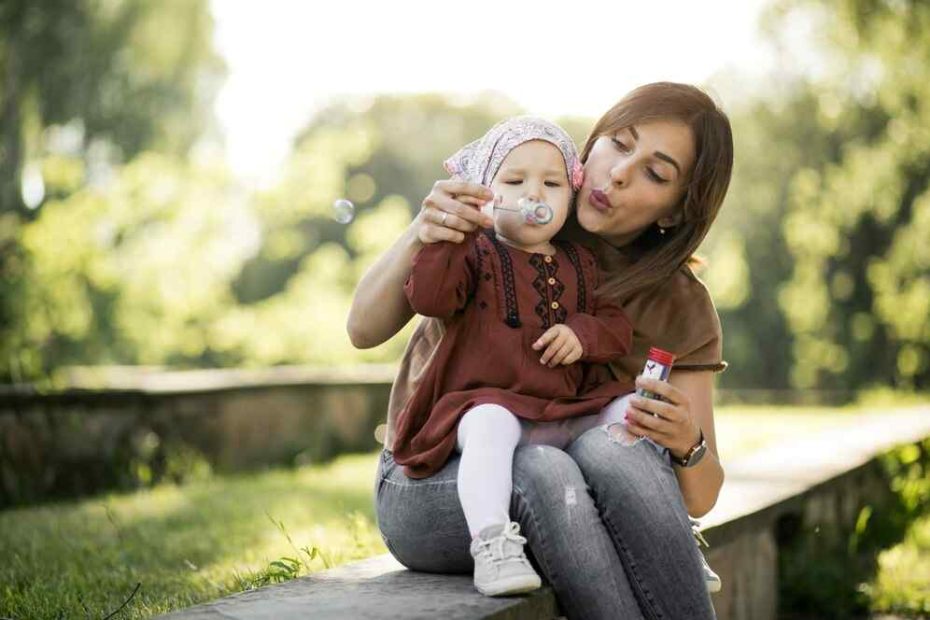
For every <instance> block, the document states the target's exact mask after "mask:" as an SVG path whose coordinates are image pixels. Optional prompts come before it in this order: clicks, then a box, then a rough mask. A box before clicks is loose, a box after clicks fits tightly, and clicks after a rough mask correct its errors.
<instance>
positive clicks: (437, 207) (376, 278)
mask: <svg viewBox="0 0 930 620" xmlns="http://www.w3.org/2000/svg"><path fill="white" fill-rule="evenodd" d="M493 197H494V195H493V194H492V193H491V191H490V190H489V189H487V188H486V187H484V186H481V185H476V184H474V183H465V182H462V181H456V180H447V181H437V182H436V183H435V184H434V185H433V189H432V191H430V193H429V195H428V196H427V197H426V198H425V199H424V200H423V208H422V209H421V210H420V213H419V214H418V215H417V217H415V218H414V220H413V222H411V224H410V226H409V227H408V228H407V230H406V231H404V234H403V235H401V236H400V238H399V239H398V240H397V241H395V242H394V245H392V246H391V247H390V248H388V250H387V252H385V253H384V254H383V255H382V256H381V258H379V259H378V260H377V261H376V262H375V264H374V265H372V266H371V267H370V268H369V269H368V271H366V272H365V275H364V276H362V279H361V280H359V283H358V286H356V288H355V297H354V298H353V299H352V307H351V308H350V309H349V318H348V321H347V323H346V330H347V331H348V332H349V339H350V340H351V341H352V344H353V345H354V346H355V347H357V348H359V349H370V348H371V347H376V346H378V345H379V344H382V343H384V342H385V341H387V340H388V339H389V338H391V337H392V336H393V335H394V334H396V333H397V332H399V331H400V330H401V328H402V327H403V326H404V325H406V324H407V321H409V320H410V318H411V317H412V316H413V309H411V308H410V304H409V303H408V302H407V297H406V296H405V295H404V282H406V280H407V276H408V275H409V274H410V264H411V262H412V261H413V257H414V255H415V254H416V253H417V251H418V250H419V249H420V248H421V247H422V246H423V244H426V243H435V242H437V241H453V242H455V243H461V242H462V241H463V240H464V239H465V233H468V232H471V231H473V230H475V229H476V228H477V227H478V226H491V225H492V224H493V221H491V220H489V218H487V217H486V216H484V215H482V214H481V212H480V211H479V208H480V206H481V205H482V204H484V203H485V202H486V201H487V200H490V199H491V198H493Z"/></svg>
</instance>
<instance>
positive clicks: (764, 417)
mask: <svg viewBox="0 0 930 620" xmlns="http://www.w3.org/2000/svg"><path fill="white" fill-rule="evenodd" d="M866 411H868V410H864V409H861V408H858V407H785V406H750V405H740V406H728V407H718V408H716V409H715V410H714V428H715V430H716V433H717V451H718V452H719V453H720V460H721V462H722V463H723V466H724V468H726V464H727V462H728V461H732V460H734V459H739V458H740V457H743V456H746V455H748V454H751V453H752V452H755V451H756V450H758V449H760V448H762V447H763V446H766V445H769V444H772V443H775V442H777V441H779V440H782V439H788V438H790V437H796V436H798V435H804V434H809V433H816V432H819V431H823V430H826V429H828V428H842V427H843V426H845V425H849V424H853V423H854V422H855V416H856V415H860V414H862V413H864V412H866Z"/></svg>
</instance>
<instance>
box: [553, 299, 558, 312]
mask: <svg viewBox="0 0 930 620" xmlns="http://www.w3.org/2000/svg"><path fill="white" fill-rule="evenodd" d="M552 309H553V310H558V309H559V302H557V301H553V302H552Z"/></svg>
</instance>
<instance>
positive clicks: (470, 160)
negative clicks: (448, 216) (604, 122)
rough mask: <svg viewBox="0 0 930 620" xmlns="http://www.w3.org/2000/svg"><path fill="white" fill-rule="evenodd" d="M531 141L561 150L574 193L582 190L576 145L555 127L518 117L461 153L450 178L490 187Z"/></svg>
mask: <svg viewBox="0 0 930 620" xmlns="http://www.w3.org/2000/svg"><path fill="white" fill-rule="evenodd" d="M530 140H545V141H546V142H548V143H550V144H552V145H554V146H555V147H556V148H558V149H559V151H561V153H562V157H563V158H564V160H565V169H566V171H567V174H568V179H569V182H570V183H571V186H572V189H574V190H577V189H578V188H579V187H581V182H582V180H583V178H584V175H583V172H582V167H581V161H580V160H579V159H578V150H577V149H576V148H575V143H574V142H573V141H572V139H571V138H570V137H569V135H568V134H567V133H565V130H564V129H562V128H561V127H559V126H558V125H556V124H555V123H550V122H549V121H547V120H544V119H541V118H537V117H534V116H515V117H513V118H509V119H506V120H503V121H501V122H499V123H498V124H496V125H494V127H492V128H491V129H490V130H489V131H488V132H487V133H486V134H484V135H483V136H482V137H480V138H478V139H477V140H475V141H474V142H471V143H470V144H466V145H465V146H463V147H462V148H461V149H459V151H458V152H457V153H456V154H455V155H453V156H452V157H450V158H449V159H447V160H446V161H445V164H444V166H445V168H446V171H447V172H448V173H449V174H454V175H456V176H459V177H461V178H462V179H464V180H466V181H469V182H472V183H480V184H481V185H490V183H491V181H493V180H494V176H495V175H496V174H497V171H498V170H499V169H500V167H501V164H502V163H503V161H504V158H505V157H507V155H508V154H509V153H510V151H512V150H513V149H515V148H517V147H518V146H520V145H521V144H523V143H524V142H529V141H530Z"/></svg>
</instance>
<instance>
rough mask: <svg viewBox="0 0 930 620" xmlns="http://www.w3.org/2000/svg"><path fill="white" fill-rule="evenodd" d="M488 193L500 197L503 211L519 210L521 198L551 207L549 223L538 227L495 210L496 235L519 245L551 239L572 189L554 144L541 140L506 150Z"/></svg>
mask: <svg viewBox="0 0 930 620" xmlns="http://www.w3.org/2000/svg"><path fill="white" fill-rule="evenodd" d="M491 191H492V192H494V194H495V195H497V196H500V197H501V204H500V206H502V207H504V208H505V209H519V202H520V199H521V198H526V199H528V200H532V201H535V202H544V203H546V204H547V205H549V206H550V207H552V211H553V217H552V221H550V222H549V223H547V224H542V225H539V224H528V223H527V222H526V220H525V219H524V218H523V216H522V215H521V214H520V213H515V212H513V211H503V210H501V211H496V213H495V216H494V228H495V230H496V231H497V233H498V234H501V235H503V236H504V237H506V238H508V239H510V240H512V241H515V242H517V243H520V244H523V245H535V244H538V243H543V242H546V241H548V240H549V239H552V237H554V236H555V234H556V233H557V232H559V229H560V228H562V225H563V224H564V223H565V220H566V219H567V218H568V211H569V209H570V208H571V200H572V187H571V185H570V184H569V182H568V173H567V172H566V171H565V159H564V158H563V157H562V152H561V151H560V150H559V149H558V148H556V147H555V145H553V144H550V143H549V142H546V141H544V140H530V141H529V142H524V143H523V144H521V145H520V146H518V147H516V148H514V149H513V150H512V151H510V153H508V154H507V156H506V157H505V158H504V161H503V162H501V167H500V169H499V170H498V171H497V174H496V175H494V180H493V181H491Z"/></svg>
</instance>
